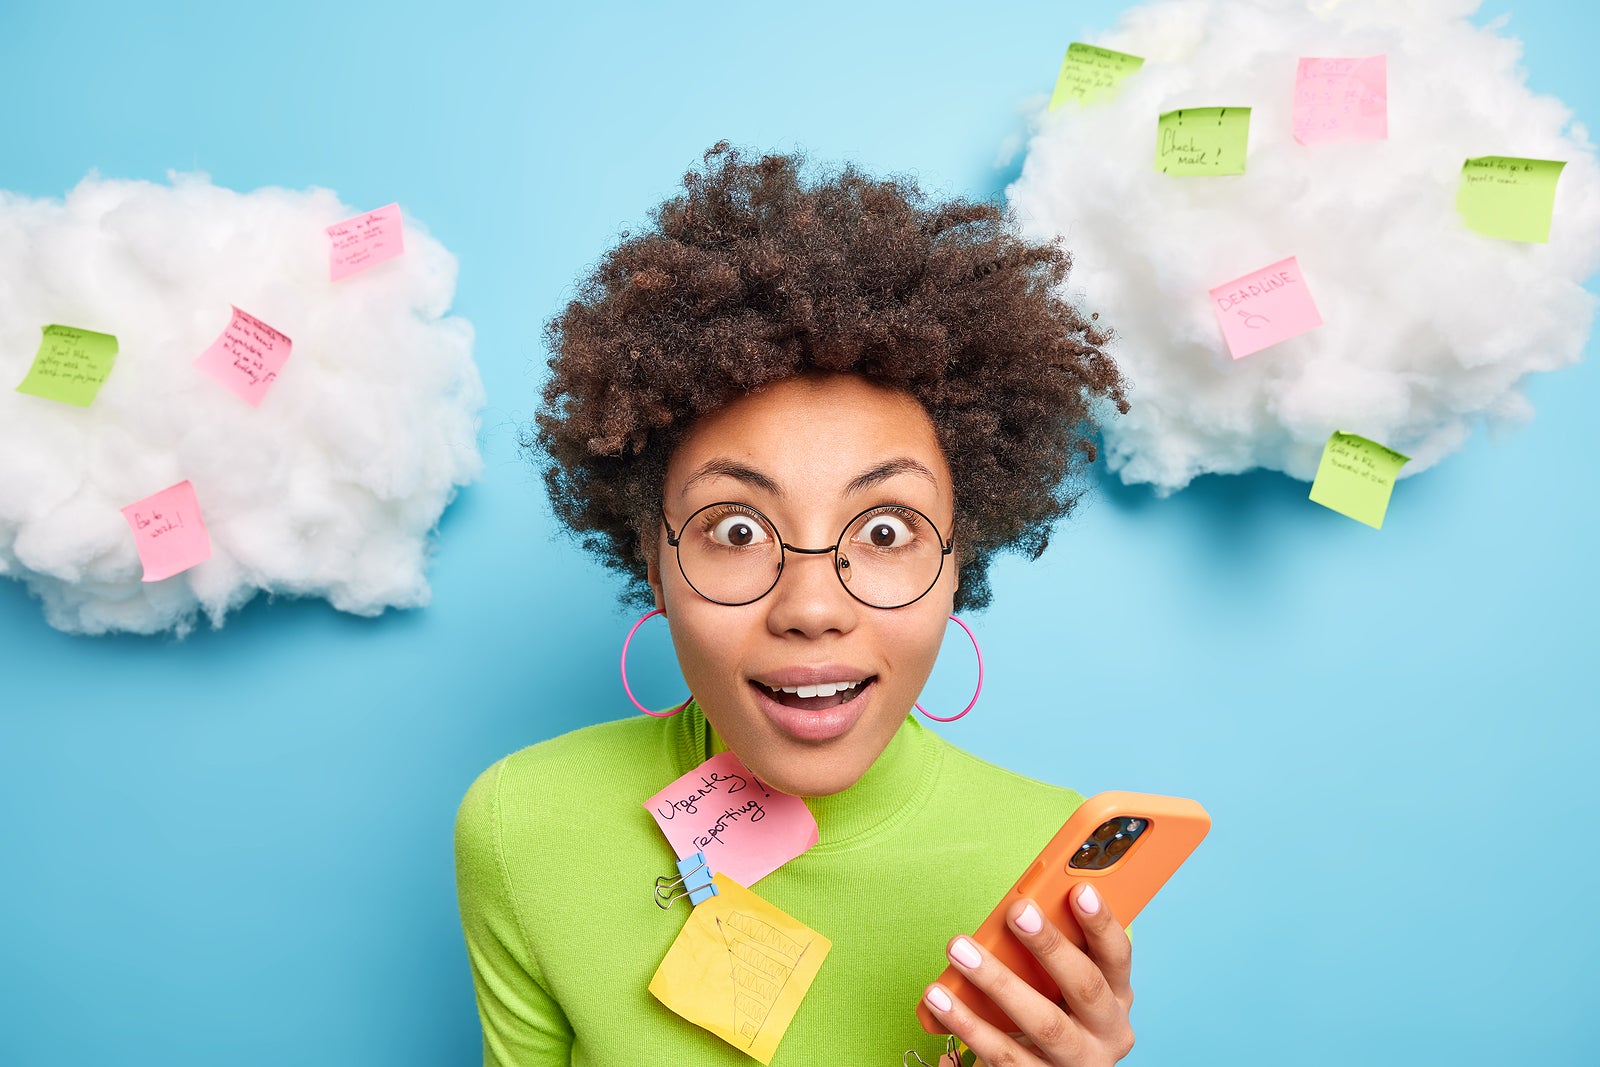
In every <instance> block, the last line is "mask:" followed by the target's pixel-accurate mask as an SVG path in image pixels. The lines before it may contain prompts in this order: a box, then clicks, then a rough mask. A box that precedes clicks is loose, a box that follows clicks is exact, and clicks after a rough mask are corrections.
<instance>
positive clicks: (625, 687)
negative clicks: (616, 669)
mask: <svg viewBox="0 0 1600 1067" xmlns="http://www.w3.org/2000/svg"><path fill="white" fill-rule="evenodd" d="M664 614H666V612H664V611H662V610H661V609H660V608H656V609H655V610H654V611H647V612H645V613H644V614H643V615H641V616H639V621H638V622H636V623H634V624H633V629H631V630H629V631H628V636H627V637H624V638H623V639H622V691H623V692H624V693H627V694H628V700H630V701H631V702H632V703H633V706H634V707H636V708H638V709H639V710H640V711H642V712H644V713H645V714H646V715H649V716H651V717H652V718H656V719H670V718H672V717H673V716H674V715H676V714H678V712H680V711H682V710H683V709H684V708H686V707H688V706H689V701H690V700H693V699H694V694H693V693H690V694H689V700H685V701H684V702H683V703H682V704H679V705H678V706H677V707H675V708H673V709H672V710H671V711H651V710H650V709H649V708H647V707H645V706H644V705H643V704H641V703H639V698H638V697H636V696H634V695H633V686H631V685H629V684H628V646H629V645H631V644H633V635H634V634H636V633H638V632H639V627H641V626H643V625H644V624H645V622H646V620H648V619H653V618H655V617H656V616H657V615H664ZM980 670H981V668H980ZM980 677H981V675H980ZM962 714H966V713H965V712H963V713H962Z"/></svg>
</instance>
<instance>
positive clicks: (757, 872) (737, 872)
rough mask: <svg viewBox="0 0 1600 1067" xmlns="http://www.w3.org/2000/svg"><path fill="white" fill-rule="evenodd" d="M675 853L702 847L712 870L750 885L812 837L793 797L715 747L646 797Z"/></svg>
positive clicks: (807, 812)
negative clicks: (715, 751) (689, 769)
mask: <svg viewBox="0 0 1600 1067" xmlns="http://www.w3.org/2000/svg"><path fill="white" fill-rule="evenodd" d="M644 806H645V809H646V810H647V811H649V812H650V814H651V815H652V816H654V817H655V820H656V823H657V824H658V825H659V826H660V827H661V832H662V833H664V834H666V835H667V840H668V841H670V842H671V843H672V850H673V851H674V852H675V853H677V855H678V858H679V859H682V858H683V857H685V856H692V855H694V854H695V853H696V852H704V853H705V854H706V860H707V862H709V863H710V864H711V869H712V870H714V871H722V872H724V873H725V874H727V875H728V877H730V878H732V879H733V880H734V881H736V882H738V883H739V884H740V885H752V884H754V883H755V882H757V881H759V880H761V879H762V878H765V877H766V876H767V875H769V874H771V873H772V872H773V871H775V870H777V869H778V868H779V867H781V866H783V865H784V864H785V863H788V862H789V861H790V860H792V859H794V858H795V857H796V856H798V855H800V853H802V852H804V851H805V850H806V849H808V848H810V847H811V846H812V845H814V844H816V843H817V820H816V819H815V818H814V817H813V816H812V814H811V809H810V808H808V807H806V802H805V801H803V800H801V799H800V798H799V797H795V796H790V795H789V794H788V793H780V792H778V791H777V790H775V789H768V788H767V787H766V785H765V784H763V783H762V781H761V779H759V778H757V777H756V776H755V775H754V774H752V773H750V768H748V767H746V766H745V765H744V763H743V762H742V761H741V760H740V759H739V757H738V756H736V755H734V754H733V753H732V752H719V753H717V754H716V755H715V756H712V757H711V758H710V759H708V760H706V761H705V762H704V763H702V764H700V766H698V767H696V768H695V769H694V770H692V771H690V772H689V773H688V774H685V775H683V776H682V777H681V778H679V779H678V780H677V781H675V782H673V783H672V784H671V785H669V786H667V787H666V788H665V789H663V790H662V791H661V792H659V793H657V794H656V795H655V796H653V797H651V798H650V799H649V800H647V801H645V802H644Z"/></svg>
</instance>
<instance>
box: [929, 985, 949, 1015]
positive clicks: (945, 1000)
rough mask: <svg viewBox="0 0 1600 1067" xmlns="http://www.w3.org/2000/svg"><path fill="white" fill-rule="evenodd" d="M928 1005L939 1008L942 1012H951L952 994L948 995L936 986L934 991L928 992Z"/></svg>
mask: <svg viewBox="0 0 1600 1067" xmlns="http://www.w3.org/2000/svg"><path fill="white" fill-rule="evenodd" d="M928 1003H929V1004H932V1005H933V1006H934V1007H936V1008H938V1009H939V1010H940V1011H949V1010H950V994H948V993H946V992H945V991H944V990H943V989H940V988H939V987H938V986H934V987H933V988H932V989H929V990H928Z"/></svg>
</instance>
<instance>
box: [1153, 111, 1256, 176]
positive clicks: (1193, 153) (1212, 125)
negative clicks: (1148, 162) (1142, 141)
mask: <svg viewBox="0 0 1600 1067" xmlns="http://www.w3.org/2000/svg"><path fill="white" fill-rule="evenodd" d="M1249 143H1250V109H1249V108H1247V107H1186V108H1183V109H1181V110H1179V111H1168V112H1166V113H1165V114H1163V115H1162V116H1161V118H1160V120H1159V121H1158V122H1157V123H1156V170H1159V171H1160V172H1161V173H1163V174H1177V175H1185V176H1186V175H1193V174H1243V173H1244V154H1245V149H1246V148H1247V147H1248V146H1249Z"/></svg>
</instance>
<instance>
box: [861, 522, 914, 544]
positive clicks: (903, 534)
mask: <svg viewBox="0 0 1600 1067" xmlns="http://www.w3.org/2000/svg"><path fill="white" fill-rule="evenodd" d="M915 537H916V534H915V533H914V532H912V529H911V525H910V524H909V523H907V522H906V520H904V519H902V518H901V517H900V516H898V515H873V516H872V517H871V518H869V519H867V521H866V522H864V523H862V524H861V531H860V532H859V533H858V534H856V540H857V541H864V542H866V543H867V544H869V545H871V546H872V547H873V548H900V547H902V546H904V545H907V544H910V543H911V541H912V540H913V539H915Z"/></svg>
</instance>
